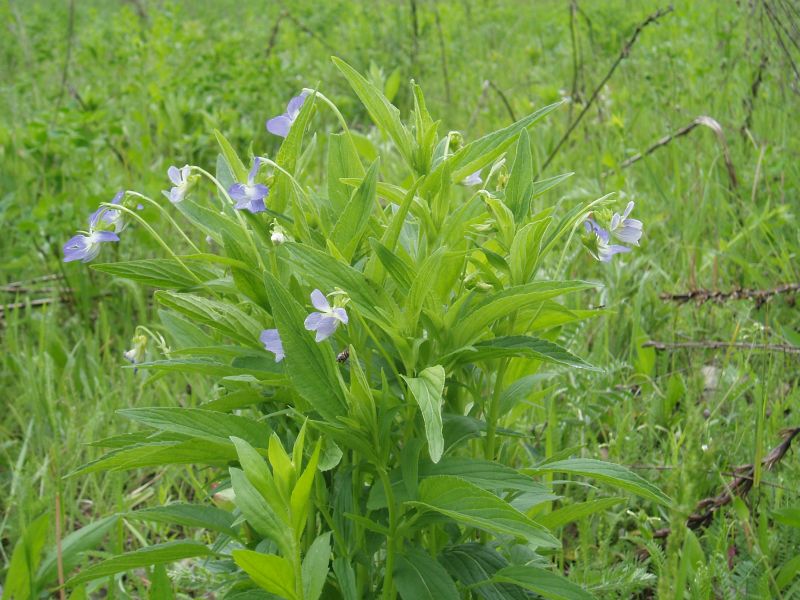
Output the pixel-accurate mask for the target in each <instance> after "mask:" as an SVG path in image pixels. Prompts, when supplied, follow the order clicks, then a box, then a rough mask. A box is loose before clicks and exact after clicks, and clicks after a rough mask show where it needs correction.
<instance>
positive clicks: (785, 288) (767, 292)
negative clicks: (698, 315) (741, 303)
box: [659, 283, 800, 306]
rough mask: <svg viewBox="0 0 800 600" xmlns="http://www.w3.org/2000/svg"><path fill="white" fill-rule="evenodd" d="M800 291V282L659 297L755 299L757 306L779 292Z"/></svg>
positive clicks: (719, 300)
mask: <svg viewBox="0 0 800 600" xmlns="http://www.w3.org/2000/svg"><path fill="white" fill-rule="evenodd" d="M797 292H800V283H786V284H784V285H779V286H777V287H774V288H770V289H764V290H754V289H750V288H735V289H733V290H730V291H729V292H719V291H717V292H713V291H711V290H691V291H689V292H680V293H677V294H670V293H663V294H661V295H660V296H659V297H660V298H661V299H662V300H667V301H672V302H679V303H681V304H684V303H687V302H694V303H696V304H698V305H700V304H705V303H706V302H716V303H718V304H722V303H723V302H727V301H728V300H753V301H755V303H756V305H757V306H761V305H762V304H764V303H765V302H767V301H768V300H769V299H770V298H772V297H773V296H777V295H779V294H794V293H797Z"/></svg>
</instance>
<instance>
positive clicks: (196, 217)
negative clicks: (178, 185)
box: [173, 198, 244, 244]
mask: <svg viewBox="0 0 800 600" xmlns="http://www.w3.org/2000/svg"><path fill="white" fill-rule="evenodd" d="M173 206H175V207H176V208H177V209H178V210H179V211H180V212H181V213H183V215H184V216H185V217H186V218H188V219H189V220H190V221H192V222H193V223H194V224H195V225H197V226H198V227H199V228H200V229H201V230H202V231H203V233H204V234H206V235H207V236H210V237H211V238H212V239H213V240H214V241H215V242H217V243H218V244H221V243H222V234H223V232H224V233H227V234H228V235H231V236H233V237H236V236H237V235H238V236H242V235H244V232H243V231H242V226H241V225H240V224H239V223H238V222H237V221H235V220H234V219H233V218H231V217H230V216H229V215H228V214H220V211H219V207H214V208H208V207H205V206H201V205H200V204H197V202H195V201H194V200H192V199H190V198H187V199H186V200H183V201H182V202H178V203H177V204H174V205H173Z"/></svg>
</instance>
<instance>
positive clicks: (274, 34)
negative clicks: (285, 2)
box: [265, 11, 286, 58]
mask: <svg viewBox="0 0 800 600" xmlns="http://www.w3.org/2000/svg"><path fill="white" fill-rule="evenodd" d="M285 18H286V12H285V11H284V12H281V14H279V15H278V18H277V19H275V24H274V25H273V26H272V31H271V32H270V34H269V41H268V42H267V50H266V52H265V54H266V56H267V58H269V57H270V56H272V51H273V50H274V49H275V45H276V44H277V43H278V32H279V31H280V29H281V21H283V20H284V19H285Z"/></svg>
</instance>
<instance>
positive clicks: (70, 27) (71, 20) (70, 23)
mask: <svg viewBox="0 0 800 600" xmlns="http://www.w3.org/2000/svg"><path fill="white" fill-rule="evenodd" d="M74 39H75V0H70V2H69V12H68V16H67V51H66V53H65V54H64V65H63V67H62V68H61V86H60V87H59V90H58V96H57V98H56V108H55V110H54V111H53V121H55V119H56V117H57V116H58V111H59V109H60V108H61V102H62V101H63V100H64V92H65V91H66V89H67V77H68V76H69V63H70V61H71V60H72V42H73V40H74Z"/></svg>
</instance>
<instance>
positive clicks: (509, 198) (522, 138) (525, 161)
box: [505, 129, 534, 223]
mask: <svg viewBox="0 0 800 600" xmlns="http://www.w3.org/2000/svg"><path fill="white" fill-rule="evenodd" d="M533 175H534V174H533V156H532V155H531V142H530V137H529V136H528V131H527V130H526V129H523V130H522V131H521V132H520V134H519V140H518V141H517V153H516V156H515V158H514V164H513V165H512V167H511V173H510V174H509V177H508V184H507V185H506V189H505V192H506V196H505V203H506V206H508V208H509V209H510V210H511V212H512V213H513V214H514V220H515V221H516V222H517V223H521V222H524V220H525V218H526V217H527V216H528V214H530V210H531V198H532V196H533Z"/></svg>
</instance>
